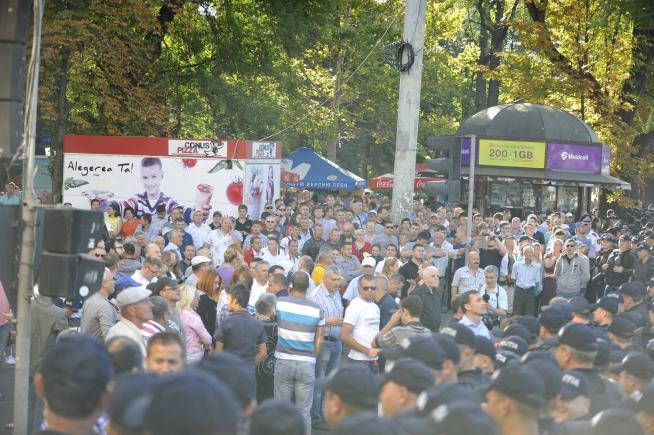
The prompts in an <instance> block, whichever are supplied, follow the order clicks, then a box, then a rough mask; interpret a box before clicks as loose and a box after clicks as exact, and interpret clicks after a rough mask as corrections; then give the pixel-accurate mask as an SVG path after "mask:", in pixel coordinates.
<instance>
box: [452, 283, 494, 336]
mask: <svg viewBox="0 0 654 435" xmlns="http://www.w3.org/2000/svg"><path fill="white" fill-rule="evenodd" d="M461 297H462V298H463V317H462V318H461V320H459V323H461V324H462V325H465V326H467V327H468V328H470V330H472V332H473V333H474V334H475V335H480V336H482V337H486V338H488V339H489V340H490V339H491V336H490V331H489V330H488V328H487V327H486V325H485V324H484V322H482V321H481V316H483V315H484V314H485V313H486V303H485V302H484V299H483V298H482V297H481V294H480V293H479V292H478V291H474V290H473V291H468V292H465V293H463V294H462V295H461Z"/></svg>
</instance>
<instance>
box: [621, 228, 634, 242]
mask: <svg viewBox="0 0 654 435" xmlns="http://www.w3.org/2000/svg"><path fill="white" fill-rule="evenodd" d="M623 229H624V228H623ZM627 229H629V228H627ZM620 241H621V242H631V236H630V235H628V234H623V235H621V236H620Z"/></svg>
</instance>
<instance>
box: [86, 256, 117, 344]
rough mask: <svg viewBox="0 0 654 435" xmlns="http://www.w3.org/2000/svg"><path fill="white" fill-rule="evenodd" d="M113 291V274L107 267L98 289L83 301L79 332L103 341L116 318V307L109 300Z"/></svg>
mask: <svg viewBox="0 0 654 435" xmlns="http://www.w3.org/2000/svg"><path fill="white" fill-rule="evenodd" d="M113 292H114V274H113V273H111V271H110V270H109V269H107V268H105V269H104V274H103V275H102V284H101V286H100V289H99V290H98V291H97V292H95V293H94V294H92V295H91V297H89V298H88V299H87V300H86V301H84V307H83V310H82V318H81V320H80V329H79V330H80V332H81V333H82V334H87V335H90V336H92V337H95V338H97V339H98V340H100V341H105V340H106V339H107V335H108V334H109V329H111V327H112V326H114V325H115V324H116V321H117V320H118V311H117V307H116V306H115V305H114V304H112V303H111V302H110V301H109V296H111V294H112V293H113Z"/></svg>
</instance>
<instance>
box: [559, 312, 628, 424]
mask: <svg viewBox="0 0 654 435" xmlns="http://www.w3.org/2000/svg"><path fill="white" fill-rule="evenodd" d="M597 350H598V344H597V342H596V340H595V333H594V331H593V329H592V328H591V327H590V326H587V325H582V324H579V323H568V324H567V325H566V326H564V327H563V328H562V329H561V331H560V332H559V339H558V344H557V345H556V348H555V350H554V357H555V358H556V361H557V362H558V363H559V366H560V367H561V369H562V370H576V371H578V372H580V373H582V374H584V375H585V376H586V378H588V381H589V382H590V385H591V396H590V399H591V405H590V414H591V415H595V414H597V413H598V412H600V411H601V410H603V409H606V408H608V407H609V406H610V405H612V404H616V403H619V402H620V401H621V400H622V395H621V394H620V391H619V390H618V388H617V387H616V386H615V384H613V383H612V382H610V381H609V380H608V379H606V378H605V377H603V376H601V375H600V373H599V371H598V370H597V369H596V368H595V367H594V364H593V363H594V361H595V357H596V356H597Z"/></svg>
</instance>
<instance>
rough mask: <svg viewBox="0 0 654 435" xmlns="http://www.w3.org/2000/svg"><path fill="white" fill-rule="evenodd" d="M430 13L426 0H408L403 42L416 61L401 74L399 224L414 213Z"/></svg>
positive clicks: (396, 174)
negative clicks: (423, 70)
mask: <svg viewBox="0 0 654 435" xmlns="http://www.w3.org/2000/svg"><path fill="white" fill-rule="evenodd" d="M426 10H427V4H426V0H406V5H405V7H404V34H403V40H404V42H409V43H410V44H411V49H412V52H413V57H414V59H413V65H412V66H411V67H410V68H408V70H407V71H404V72H400V96H399V102H398V110H397V133H396V136H395V166H394V170H393V174H394V177H395V180H394V182H393V199H392V219H393V222H395V223H397V224H399V223H400V220H401V219H402V218H403V217H406V216H408V215H409V213H411V212H412V211H413V183H414V180H415V176H416V148H417V145H418V121H419V117H420V87H421V85H422V53H423V46H424V43H425V15H426ZM409 52H410V50H408V49H405V50H404V55H403V59H402V62H403V63H404V62H407V61H408V59H409Z"/></svg>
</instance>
